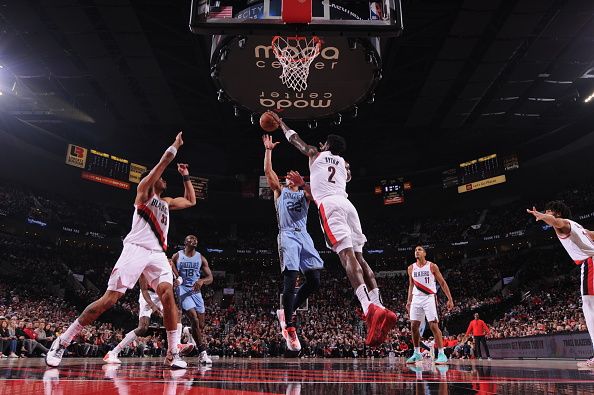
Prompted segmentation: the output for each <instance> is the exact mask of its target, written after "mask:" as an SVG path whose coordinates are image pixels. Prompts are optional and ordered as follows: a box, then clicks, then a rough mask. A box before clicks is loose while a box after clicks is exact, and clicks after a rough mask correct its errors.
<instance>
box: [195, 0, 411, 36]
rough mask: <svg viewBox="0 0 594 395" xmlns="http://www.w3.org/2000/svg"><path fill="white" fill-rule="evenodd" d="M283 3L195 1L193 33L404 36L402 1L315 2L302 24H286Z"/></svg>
mask: <svg viewBox="0 0 594 395" xmlns="http://www.w3.org/2000/svg"><path fill="white" fill-rule="evenodd" d="M284 1H288V0H284ZM293 1H300V0H293ZM282 2H283V0H251V1H250V0H247V1H232V0H192V6H191V11H190V30H191V31H192V32H193V33H196V34H212V35H215V34H218V35H230V34H242V35H254V34H271V35H277V34H278V35H283V34H284V35H286V34H294V33H297V32H308V33H310V34H315V35H324V36H334V35H337V36H349V37H366V36H369V37H383V36H393V37H395V36H399V35H400V34H401V33H402V28H403V23H402V9H401V4H400V0H378V1H370V0H346V1H331V0H314V1H313V4H312V18H311V21H310V22H309V23H302V24H300V23H285V21H283V15H282V14H283V12H282V10H283V5H282ZM285 8H286V7H285ZM285 20H286V16H285Z"/></svg>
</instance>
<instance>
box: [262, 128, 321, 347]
mask: <svg viewBox="0 0 594 395" xmlns="http://www.w3.org/2000/svg"><path fill="white" fill-rule="evenodd" d="M262 140H263V142H264V147H265V148H266V153H265V155H264V174H265V175H266V178H267V179H268V185H270V189H272V192H273V193H274V205H275V207H276V216H277V220H278V229H279V232H278V253H279V258H280V266H281V273H282V274H283V308H282V309H280V310H278V311H277V316H278V319H279V321H280V324H281V329H282V334H283V337H284V338H285V341H286V342H287V348H288V349H289V350H291V351H300V350H301V344H300V343H299V338H298V337H297V333H296V330H295V321H294V319H293V313H294V312H295V310H296V309H297V308H298V307H300V306H301V305H302V304H303V303H305V301H306V300H307V298H308V296H309V295H311V294H312V293H313V292H315V291H317V290H318V288H319V287H320V270H321V269H322V268H323V267H324V262H323V261H322V259H321V258H320V255H319V254H318V251H317V250H316V248H315V246H314V243H313V240H312V239H311V236H310V235H309V233H307V211H308V209H309V202H310V201H312V199H313V198H312V196H311V193H310V190H309V186H308V185H304V187H303V190H300V189H299V188H298V187H297V186H296V185H295V184H294V183H292V182H291V181H287V184H286V185H285V186H282V185H281V183H280V181H279V179H278V176H277V175H276V173H275V172H274V170H272V150H273V149H274V147H276V146H277V145H278V144H279V143H278V142H277V143H273V142H272V137H270V136H269V135H264V136H263V137H262ZM295 174H298V173H296V172H295ZM299 272H301V273H303V276H304V277H305V282H304V283H303V284H302V285H301V287H300V288H299V290H298V291H297V293H295V284H296V281H297V275H298V274H299Z"/></svg>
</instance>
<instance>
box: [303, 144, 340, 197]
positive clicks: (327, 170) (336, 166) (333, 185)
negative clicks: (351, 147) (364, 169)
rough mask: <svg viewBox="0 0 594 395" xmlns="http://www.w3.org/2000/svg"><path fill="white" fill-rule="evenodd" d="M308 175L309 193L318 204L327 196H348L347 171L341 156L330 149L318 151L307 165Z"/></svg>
mask: <svg viewBox="0 0 594 395" xmlns="http://www.w3.org/2000/svg"><path fill="white" fill-rule="evenodd" d="M309 176H310V180H311V184H310V185H311V194H312V195H313V198H314V200H315V202H316V204H317V205H318V206H319V205H320V202H321V201H322V199H324V198H325V197H328V196H342V197H345V198H346V197H348V194H347V193H346V184H347V178H348V173H347V169H346V165H345V162H344V158H343V157H342V156H338V155H333V154H332V152H330V151H322V152H320V153H319V155H318V156H317V158H315V159H314V161H313V162H311V163H310V165H309Z"/></svg>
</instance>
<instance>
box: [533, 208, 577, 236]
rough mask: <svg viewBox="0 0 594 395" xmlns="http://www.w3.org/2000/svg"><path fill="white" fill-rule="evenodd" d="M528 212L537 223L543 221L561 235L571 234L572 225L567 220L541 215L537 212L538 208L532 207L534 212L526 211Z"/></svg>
mask: <svg viewBox="0 0 594 395" xmlns="http://www.w3.org/2000/svg"><path fill="white" fill-rule="evenodd" d="M526 212H528V213H529V214H532V215H533V216H534V218H536V220H537V221H543V222H544V223H546V224H547V225H550V226H552V227H553V228H555V229H556V230H557V231H558V232H559V233H560V234H568V233H569V232H571V225H570V224H569V221H568V220H566V219H565V218H557V217H555V216H554V215H551V214H545V213H541V212H540V211H538V210H536V207H532V210H530V209H526Z"/></svg>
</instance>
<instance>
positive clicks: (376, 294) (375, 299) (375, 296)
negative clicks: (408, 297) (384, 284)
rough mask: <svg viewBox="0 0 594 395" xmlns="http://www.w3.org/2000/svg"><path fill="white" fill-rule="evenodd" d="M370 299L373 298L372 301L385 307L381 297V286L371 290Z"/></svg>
mask: <svg viewBox="0 0 594 395" xmlns="http://www.w3.org/2000/svg"><path fill="white" fill-rule="evenodd" d="M369 299H370V300H371V303H373V304H376V305H378V306H380V307H384V305H383V303H382V300H381V298H380V291H379V288H374V289H372V290H371V291H369Z"/></svg>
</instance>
